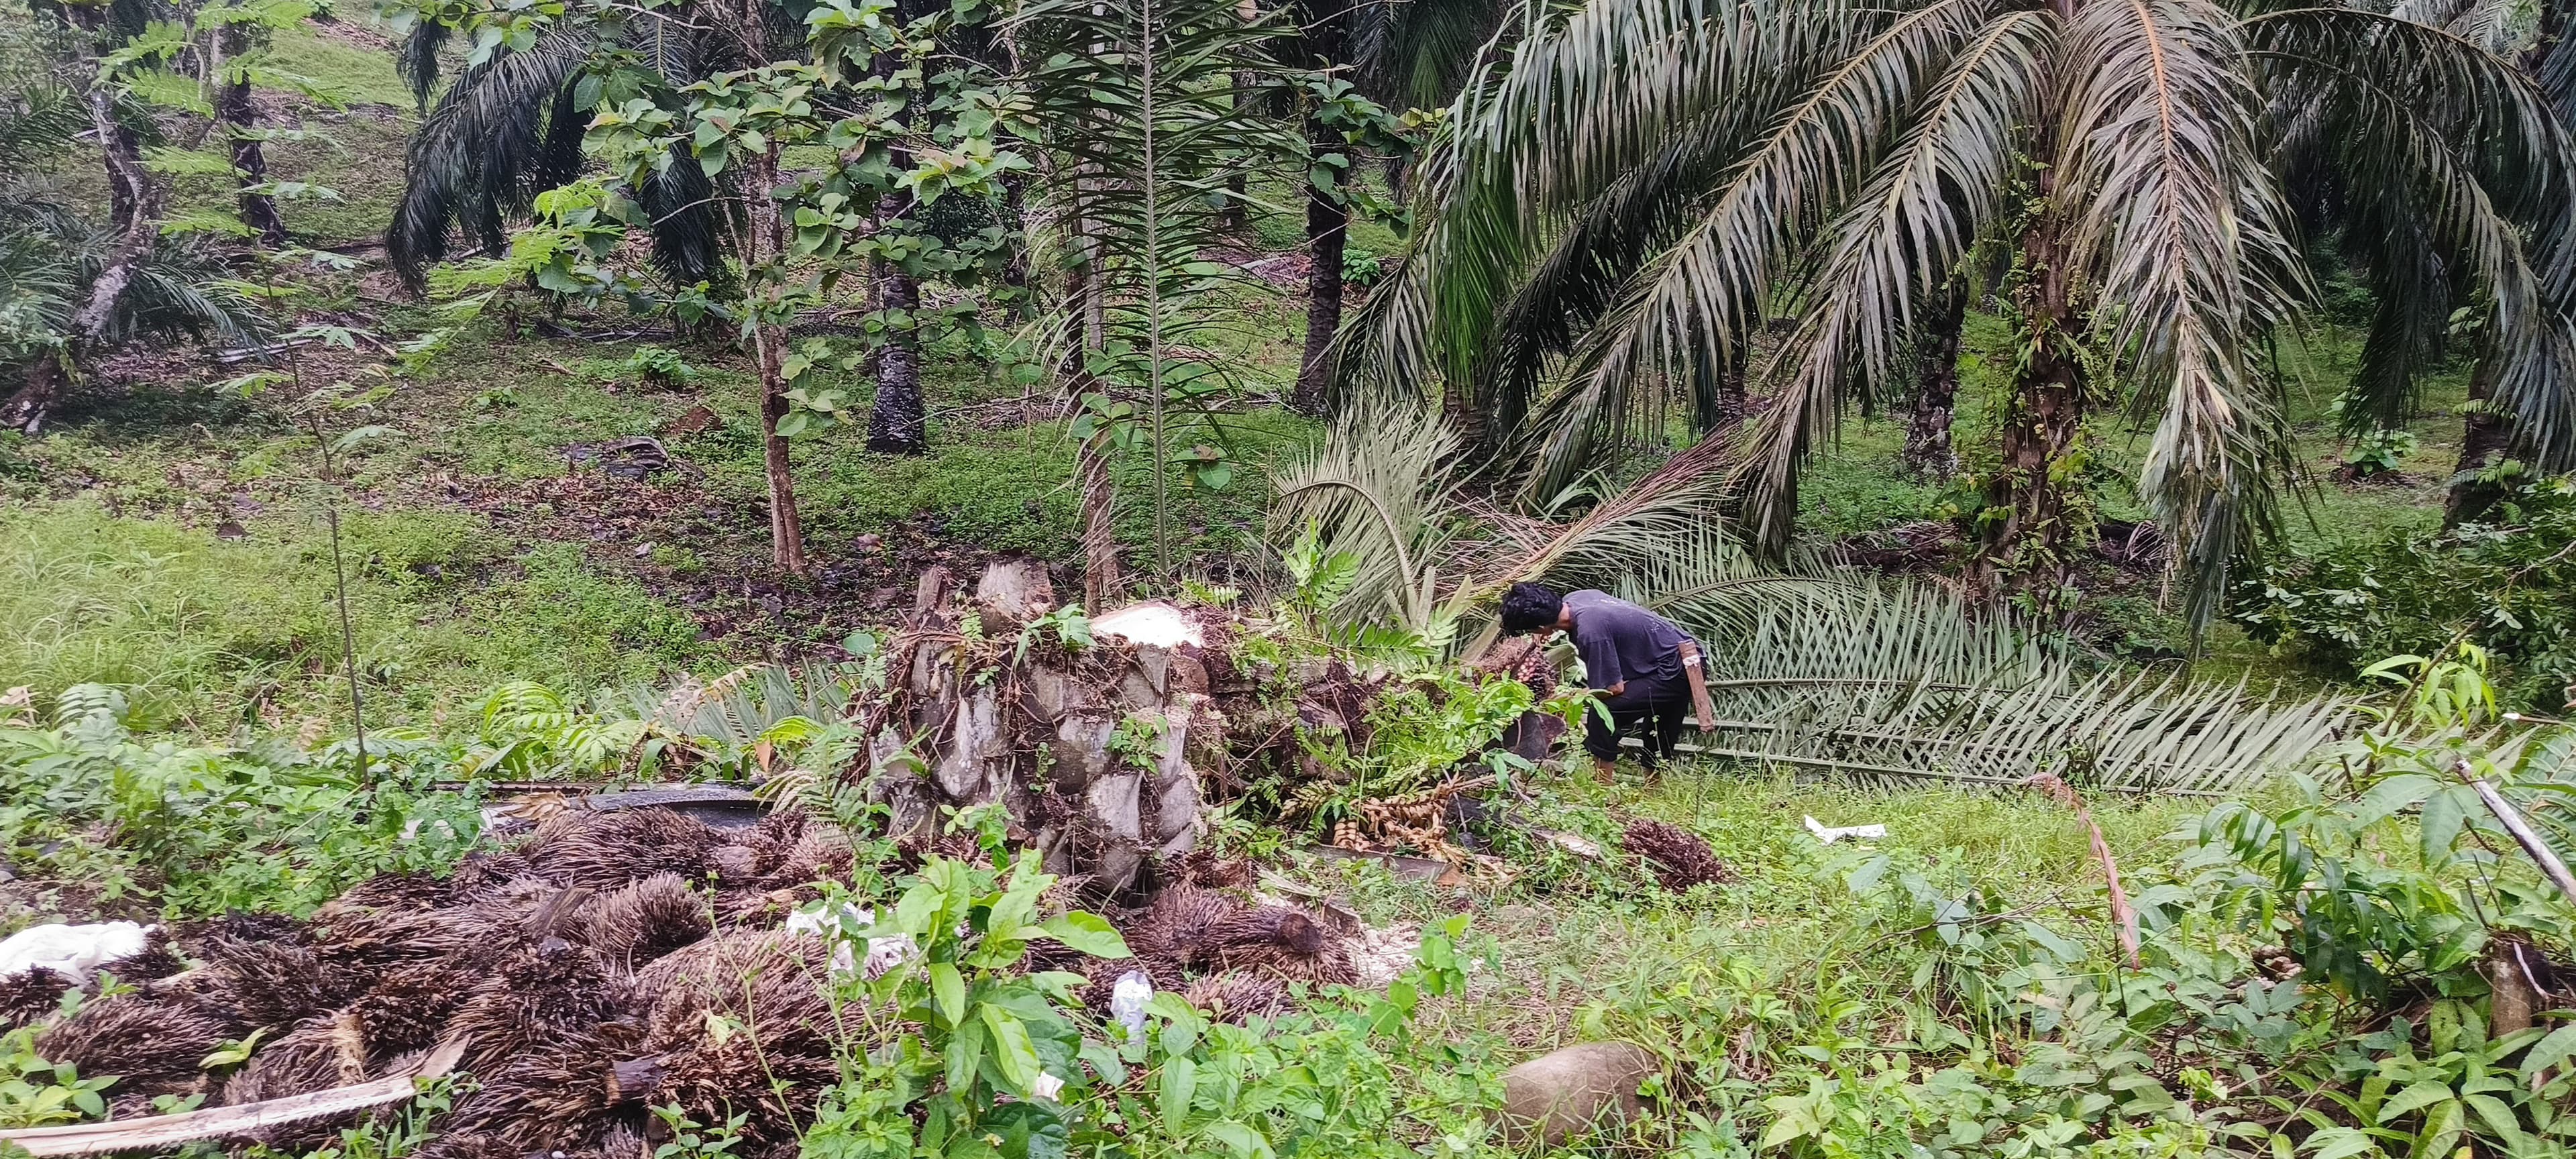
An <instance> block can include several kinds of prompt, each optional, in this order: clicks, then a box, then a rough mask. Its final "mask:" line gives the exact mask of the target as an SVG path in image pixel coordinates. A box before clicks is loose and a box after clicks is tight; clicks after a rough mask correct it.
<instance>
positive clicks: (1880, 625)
mask: <svg viewBox="0 0 2576 1159" xmlns="http://www.w3.org/2000/svg"><path fill="white" fill-rule="evenodd" d="M1683 622H1684V623H1685V624H1686V625H1688V626H1690V627H1691V628H1692V629H1693V631H1694V632H1695V633H1697V634H1699V636H1700V638H1701V640H1702V641H1703V642H1704V643H1705V644H1706V645H1707V652H1708V654H1709V656H1710V660H1709V664H1710V668H1709V684H1710V695H1711V698H1712V700H1713V701H1714V702H1715V703H1716V706H1717V715H1718V717H1719V722H1720V723H1719V728H1718V730H1717V732H1716V733H1714V734H1712V735H1710V736H1709V737H1707V738H1706V739H1705V740H1704V741H1703V742H1702V744H1701V751H1703V752H1705V753H1708V754H1711V755H1718V756H1727V757H1735V758H1739V759H1746V760H1755V761H1763V762H1769V763H1776V764H1781V765H1786V766H1789V767H1791V768H1795V769H1801V770H1809V771H1820V772H1832V773H1836V774H1840V775H1843V776H1849V777H1854V778H1858V779H1861V780H1864V781H1873V782H1875V781H1899V782H1901V781H1938V782H1949V783H1960V784H1969V785H1995V786H2009V785H2015V784H2019V783H2021V782H2022V781H2025V780H2027V779H2029V778H2030V777H2032V776H2034V775H2037V774H2039V773H2054V774H2056V775H2058V776H2060V777H2063V778H2065V779H2066V780H2067V781H2068V782H2069V783H2071V784H2076V785H2080V786H2084V787H2088V788H2100V789H2106V790H2111V791H2117V792H2135V793H2169V794H2170V793H2179V794H2188V795H2216V794H2220V793H2226V792H2235V791H2241V790H2243V789H2245V788H2247V787H2249V786H2250V785H2252V784H2254V783H2255V782H2257V781H2259V780H2260V779H2262V778H2263V777H2265V776H2268V775H2270V774H2273V773H2276V772H2281V771H2285V770H2289V769H2293V768H2297V767H2300V766H2302V765H2305V764H2307V763H2308V762H2309V761H2311V760H2312V759H2313V754H2314V753H2315V752H2316V751H2317V750H2319V749H2320V748H2322V747H2323V746H2324V744H2325V742H2327V741H2328V740H2330V739H2331V738H2332V737H2333V736H2334V735H2335V734H2336V733H2337V731H2338V730H2339V729H2340V728H2341V727H2343V725H2344V723H2345V722H2346V720H2347V719H2348V717H2349V716H2350V708H2349V705H2347V704H2346V703H2344V702H2342V701H2339V700H2334V699H2296V698H2289V699H2283V698H2261V697H2254V696H2249V695H2247V694H2246V693H2245V691H2244V690H2243V689H2242V688H2241V687H2229V686H2222V685H2208V684H2194V683H2191V682H2188V681H2186V680H2184V679H2182V678H2181V677H2179V676H2159V675H2155V674H2152V673H2122V672H2116V671H2113V672H2098V673H2089V674H2088V673H2086V672H2085V671H2084V670H2083V669H2082V668H2081V667H2080V666H2078V665H2077V664H2075V663H2073V662H2071V661H2070V660H2069V659H2068V658H2066V657H2064V656H2062V655H2059V654H2057V653H2055V652H2053V651H2052V650H2050V649H2047V648H2044V647H2042V646H2040V645H2037V644H2034V643H2031V642H2030V641H2029V640H2028V639H2027V638H2026V637H2024V636H2022V635H2021V634H2019V633H2018V632H2016V631H2015V630H2014V628H2013V627H2012V625H2010V624H2009V623H2007V622H2004V621H2000V620H1991V619H1989V620H1980V619H1978V618H1976V617H1974V616H1972V615H1970V614H1969V612H1968V610H1967V609H1966V608H1965V607H1964V606H1962V605H1961V604H1960V603H1959V602H1958V601H1957V599H1956V598H1954V597H1951V596H1948V595H1947V594H1944V593H1941V592H1938V591H1934V590H1931V589H1927V588H1921V587H1913V586H1908V585H1853V586H1849V587H1846V588H1844V589H1842V593H1841V598H1840V599H1810V600H1806V601H1802V602H1800V603H1798V604H1795V605H1786V606H1783V607H1782V608H1780V609H1778V610H1777V611H1775V612H1773V613H1771V614H1769V615H1767V616H1765V617H1763V618H1761V619H1760V620H1758V621H1756V622H1755V623H1753V624H1752V625H1750V626H1749V627H1731V626H1729V625H1725V624H1711V623H1698V622H1693V621H1691V620H1690V619H1688V618H1687V617H1685V618H1684V620H1683Z"/></svg>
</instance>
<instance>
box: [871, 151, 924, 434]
mask: <svg viewBox="0 0 2576 1159" xmlns="http://www.w3.org/2000/svg"><path fill="white" fill-rule="evenodd" d="M886 200H887V202H888V203H889V204H888V205H887V207H886V209H885V212H886V213H888V214H892V213H896V212H899V211H900V209H901V207H900V205H899V204H894V201H895V199H893V198H887V199H886ZM877 271H878V273H877V309H879V310H883V311H885V312H887V313H889V314H891V313H894V312H896V311H901V312H902V313H903V315H904V316H905V318H906V319H907V320H906V321H905V322H904V323H903V324H902V325H900V326H894V327H891V328H889V329H888V331H887V332H886V344H885V345H884V346H883V347H880V348H879V349H878V350H877V397H876V403H875V405H874V406H872V407H870V408H869V411H868V449H869V450H871V451H881V452H885V453H889V454H896V455H918V454H921V453H922V452H923V451H926V450H928V449H929V448H930V433H929V419H928V416H927V415H926V414H925V413H924V410H923V406H922V400H921V337H920V335H919V334H917V333H916V332H914V330H913V328H912V323H911V322H910V321H909V319H910V318H911V317H912V316H913V315H914V314H917V313H919V312H920V310H921V282H920V280H919V279H917V278H915V277H913V276H912V275H911V274H908V273H905V272H904V270H903V267H902V266H899V265H896V264H895V263H893V262H887V261H883V260H880V261H879V262H878V263H877Z"/></svg>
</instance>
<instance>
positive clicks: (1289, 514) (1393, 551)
mask: <svg viewBox="0 0 2576 1159" xmlns="http://www.w3.org/2000/svg"><path fill="white" fill-rule="evenodd" d="M1457 451H1458V437H1457V435H1456V434H1455V433H1454V432H1453V431H1451V430H1450V428H1449V424H1448V423H1446V422H1444V421H1442V420H1441V418H1440V415H1439V413H1438V412H1436V411H1433V410H1431V409H1429V408H1428V407H1424V406H1420V405H1407V404H1404V403H1401V402H1384V401H1377V402H1366V403H1361V404H1358V405H1354V406H1351V407H1348V408H1345V409H1344V410H1343V412H1342V413H1341V414H1340V415H1339V416H1337V417H1336V418H1335V419H1334V422H1333V429H1332V433H1331V434H1330V435H1329V436H1328V437H1327V438H1326V439H1325V440H1324V441H1323V442H1322V443H1321V444H1319V445H1318V446H1317V447H1316V448H1315V449H1314V450H1313V451H1312V452H1311V453H1309V454H1308V455H1307V456H1306V457H1305V458H1304V459H1302V460H1300V461H1297V462H1294V463H1291V464H1288V465H1286V466H1285V467H1284V468H1283V469H1281V470H1278V471H1276V472H1274V473H1273V475H1272V480H1273V483H1272V486H1273V493H1274V496H1275V498H1274V501H1273V502H1272V503H1271V505H1270V513H1269V516H1268V519H1269V529H1268V532H1267V534H1266V536H1265V538H1266V539H1267V541H1268V542H1269V543H1270V544H1271V545H1272V546H1273V547H1274V548H1277V549H1281V550H1284V549H1285V548H1286V546H1287V545H1288V544H1290V543H1292V542H1294V541H1296V540H1297V539H1298V537H1300V536H1301V535H1304V534H1306V532H1307V529H1308V528H1310V527H1311V528H1312V529H1313V530H1314V533H1315V536H1316V542H1317V543H1318V544H1319V545H1321V546H1322V548H1323V549H1324V550H1326V551H1328V552H1336V553H1338V552H1351V553H1353V554H1355V555H1356V556H1357V557H1358V568H1357V569H1356V573H1355V574H1354V575H1353V576H1352V578H1351V580H1350V583H1349V587H1348V588H1347V589H1345V591H1344V593H1343V595H1342V597H1341V599H1340V600H1339V601H1337V603H1336V606H1335V608H1334V609H1333V610H1334V611H1336V612H1338V613H1340V614H1342V615H1346V616H1356V617H1359V618H1368V617H1374V616H1377V615H1378V614H1380V613H1382V612H1384V611H1385V610H1386V609H1387V608H1388V607H1390V606H1395V607H1398V608H1403V607H1406V606H1407V605H1408V604H1410V603H1414V602H1418V600H1419V593H1421V592H1423V591H1425V590H1428V589H1433V588H1436V586H1437V584H1438V580H1439V574H1440V568H1441V567H1442V566H1443V565H1445V564H1447V563H1448V562H1449V560H1448V555H1449V547H1450V536H1451V532H1452V529H1453V526H1454V524H1455V523H1456V521H1457V518H1456V517H1457V512H1456V511H1455V509H1454V506H1453V505H1454V504H1455V503H1456V502H1457V499H1456V496H1455V483H1454V480H1453V478H1452V474H1451V472H1452V468H1453V457H1454V456H1455V455H1456V454H1457ZM1417 610H1418V609H1417Z"/></svg>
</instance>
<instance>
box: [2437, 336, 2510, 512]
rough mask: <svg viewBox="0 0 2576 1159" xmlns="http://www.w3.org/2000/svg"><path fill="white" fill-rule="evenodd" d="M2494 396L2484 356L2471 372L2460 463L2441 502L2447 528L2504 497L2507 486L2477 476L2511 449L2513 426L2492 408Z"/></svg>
mask: <svg viewBox="0 0 2576 1159" xmlns="http://www.w3.org/2000/svg"><path fill="white" fill-rule="evenodd" d="M2494 397H2495V376H2494V375H2493V374H2492V373H2490V372H2489V370H2488V363H2487V362H2486V361H2485V360H2484V359H2481V360H2479V362H2478V368H2477V370H2476V371H2475V372H2474V373H2472V374H2470V375H2469V408H2468V414H2467V415H2466V417H2464V418H2463V419H2462V420H2461V424H2460V426H2461V430H2460V462H2459V465H2458V466H2457V467H2455V468H2453V470H2452V476H2451V493H2450V496H2449V498H2448V499H2447V500H2446V501H2445V502H2444V503H2443V505H2442V526H2444V527H2457V526H2459V525H2460V524H2463V523H2469V522H2474V521H2475V520H2477V519H2479V518H2480V517H2482V516H2484V515H2485V514H2486V513H2487V511H2488V509H2490V508H2492V507H2494V506H2495V504H2496V501H2497V500H2499V499H2502V498H2504V488H2502V487H2499V486H2497V485H2496V484H2494V483H2488V482H2481V481H2480V480H2479V479H2478V477H2477V473H2478V472H2480V471H2483V470H2485V469H2486V468H2488V467H2491V466H2494V465H2495V463H2496V462H2498V461H2499V460H2502V459H2503V458H2504V456H2505V452H2507V451H2509V450H2511V449H2512V444H2513V431H2512V429H2511V428H2510V427H2508V426H2507V425H2506V423H2505V417H2504V416H2503V415H2501V414H2498V413H2496V412H2495V411H2494V410H2492V409H2490V408H2491V406H2492V403H2493V399H2494Z"/></svg>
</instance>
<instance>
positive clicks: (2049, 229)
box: [1977, 175, 2086, 616]
mask: <svg viewBox="0 0 2576 1159" xmlns="http://www.w3.org/2000/svg"><path fill="white" fill-rule="evenodd" d="M2048 187H2049V182H2048V180H2047V178H2046V176H2045V175H2043V177H2042V179H2041V190H2042V196H2043V197H2045V196H2046V193H2047V190H2048ZM2063 229H2064V223H2063V221H2062V220H2061V219H2060V217H2059V216H2058V214H2057V213H2056V212H2055V210H2054V209H2053V208H2049V207H2043V208H2041V209H2040V210H2039V217H2038V220H2036V221H2034V222H2033V223H2032V224H2031V227H2030V229H2029V230H2028V232H2026V233H2025V234H2023V236H2022V272H2021V278H2022V282H2021V284H2020V285H2019V286H2017V287H2016V288H2015V289H2014V297H2015V299H2016V302H2017V304H2018V305H2019V306H2020V310H2021V315H2022V320H2023V324H2024V325H2025V326H2027V327H2029V329H2030V333H2029V334H2027V335H2026V336H2025V337H2024V349H2025V351H2026V353H2025V354H2024V355H2023V361H2022V365H2021V369H2020V371H2019V373H2018V375H2017V376H2016V377H2015V379H2014V381H2013V400H2012V405H2011V407H2010V409H2009V411H2008V412H2007V414H2006V416H2005V422H2004V430H2003V469H2002V470H2001V471H1999V472H1997V473H1996V475H1995V478H1994V481H1993V482H1992V483H1990V484H1989V485H1988V486H1987V489H1986V502H1987V504H1988V505H1989V506H1991V507H1996V508H2000V509H2001V510H2002V511H2003V515H2002V517H2001V518H1999V519H1991V520H1989V521H1988V522H1987V523H1986V524H1985V535H1984V537H1983V540H1982V542H1981V543H1980V545H1979V549H1978V556H1977V563H1978V576H1979V580H1980V582H1981V585H1982V586H1984V587H1986V588H1987V589H1988V590H1989V591H2001V590H2004V589H2006V588H2010V589H2013V590H2019V591H2024V592H2036V593H2039V595H2040V599H2041V602H2042V607H2041V608H2040V609H2039V610H2040V612H2041V614H2042V615H2043V616H2045V615H2047V614H2048V612H2049V611H2050V610H2051V609H2050V608H2049V607H2048V606H2047V605H2048V604H2049V603H2050V602H2051V598H2050V595H2051V593H2054V592H2056V591H2057V590H2059V589H2060V588H2061V587H2062V586H2063V585H2064V582H2065V579H2066V576H2067V571H2068V565H2069V563H2070V561H2071V560H2072V559H2073V552H2072V544H2073V543H2074V540H2075V534H2076V530H2077V529H2076V527H2075V523H2076V521H2077V520H2078V519H2079V518H2080V517H2081V514H2082V513H2081V512H2080V510H2078V509H2077V508H2076V507H2075V505H2074V504H2072V503H2070V502H2069V499H2068V494H2067V490H2068V485H2067V482H2066V481H2065V480H2062V479H2060V478H2059V477H2058V475H2059V473H2060V472H2061V471H2062V470H2063V468H2064V465H2065V464H2066V462H2067V459H2068V456H2069V455H2070V454H2071V453H2073V452H2074V450H2075V448H2076V444H2077V443H2078V442H2079V441H2080V440H2081V439H2082V437H2083V432H2084V405H2085V401H2086V400H2085V385H2086V384H2085V381H2084V367H2083V363H2082V362H2081V361H2080V360H2079V358H2078V357H2077V355H2078V342H2079V337H2078V336H2079V335H2081V334H2082V333H2083V329H2084V327H2083V318H2082V317H2081V314H2080V312H2079V307H2078V306H2077V304H2076V302H2075V301H2074V287H2073V286H2071V285H2070V284H2069V282H2068V274H2069V271H2068V269H2067V266H2068V263H2069V255H2068V253H2067V251H2066V242H2065V238H2064V234H2063Z"/></svg>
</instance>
